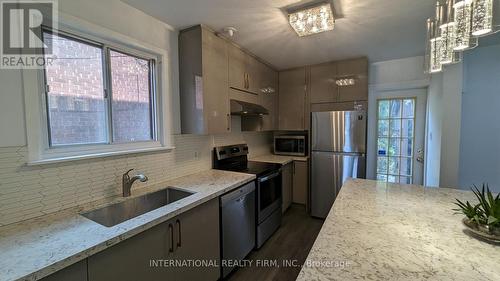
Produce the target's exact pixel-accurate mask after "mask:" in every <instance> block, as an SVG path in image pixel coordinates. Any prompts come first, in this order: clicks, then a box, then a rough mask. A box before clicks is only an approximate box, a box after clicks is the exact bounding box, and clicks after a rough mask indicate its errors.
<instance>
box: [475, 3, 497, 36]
mask: <svg viewBox="0 0 500 281" xmlns="http://www.w3.org/2000/svg"><path fill="white" fill-rule="evenodd" d="M473 5H474V6H473V8H474V9H473V11H472V27H471V28H472V35H473V36H477V37H480V36H486V35H489V34H491V33H493V32H495V26H494V22H493V11H494V10H493V9H494V5H495V1H494V0H474V4H473Z"/></svg>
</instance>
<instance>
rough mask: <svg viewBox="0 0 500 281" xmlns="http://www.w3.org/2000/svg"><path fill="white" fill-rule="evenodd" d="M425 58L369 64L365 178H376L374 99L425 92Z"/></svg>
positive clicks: (375, 111)
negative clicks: (400, 92) (410, 91)
mask: <svg viewBox="0 0 500 281" xmlns="http://www.w3.org/2000/svg"><path fill="white" fill-rule="evenodd" d="M423 66H424V58H423V57H421V56H419V57H410V58H404V59H397V60H389V61H383V62H377V63H372V64H371V65H370V72H369V77H370V85H369V86H370V89H369V97H368V138H367V146H368V150H367V170H366V171H367V173H366V175H367V178H369V179H375V178H376V168H377V138H376V135H377V131H376V130H377V107H376V105H377V99H378V98H383V97H384V96H386V94H387V93H386V92H390V91H395V90H408V89H417V88H425V87H427V86H428V84H429V80H428V79H429V78H428V76H427V75H426V74H425V73H424V71H423V69H424V67H423Z"/></svg>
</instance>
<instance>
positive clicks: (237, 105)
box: [231, 100, 269, 116]
mask: <svg viewBox="0 0 500 281" xmlns="http://www.w3.org/2000/svg"><path fill="white" fill-rule="evenodd" d="M268 114H269V110H267V109H266V108H264V107H263V106H260V105H258V104H254V103H249V102H244V101H239V100H231V115H240V116H262V115H268Z"/></svg>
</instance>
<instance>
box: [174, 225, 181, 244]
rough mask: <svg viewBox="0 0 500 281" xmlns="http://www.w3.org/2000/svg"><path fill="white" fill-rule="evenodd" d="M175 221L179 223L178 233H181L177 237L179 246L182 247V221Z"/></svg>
mask: <svg viewBox="0 0 500 281" xmlns="http://www.w3.org/2000/svg"><path fill="white" fill-rule="evenodd" d="M175 223H176V224H177V234H179V237H177V247H179V248H180V247H181V245H182V244H181V237H182V236H181V233H182V231H181V221H180V220H176V221H175Z"/></svg>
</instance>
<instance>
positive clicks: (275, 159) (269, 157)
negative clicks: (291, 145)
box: [250, 154, 309, 165]
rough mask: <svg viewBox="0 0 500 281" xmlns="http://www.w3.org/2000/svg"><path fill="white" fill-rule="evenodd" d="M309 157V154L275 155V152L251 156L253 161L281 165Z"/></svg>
mask: <svg viewBox="0 0 500 281" xmlns="http://www.w3.org/2000/svg"><path fill="white" fill-rule="evenodd" d="M308 159H309V157H307V156H286V155H275V154H266V155H261V156H256V157H250V160H251V161H257V162H268V163H277V164H281V165H286V164H288V163H290V162H292V161H307V160H308Z"/></svg>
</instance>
